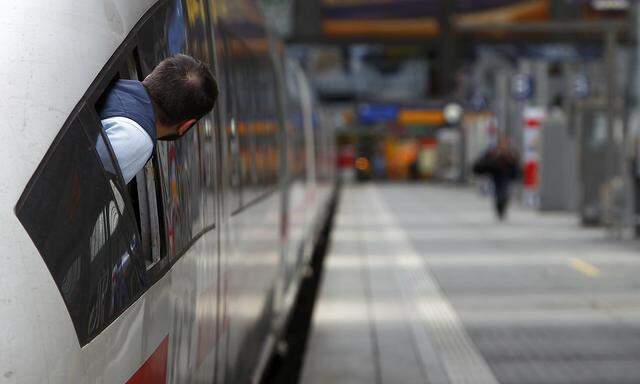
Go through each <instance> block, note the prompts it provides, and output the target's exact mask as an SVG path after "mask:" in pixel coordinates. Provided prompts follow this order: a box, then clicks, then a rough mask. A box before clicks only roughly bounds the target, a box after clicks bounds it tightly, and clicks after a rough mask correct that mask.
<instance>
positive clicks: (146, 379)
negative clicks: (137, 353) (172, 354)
mask: <svg viewBox="0 0 640 384" xmlns="http://www.w3.org/2000/svg"><path fill="white" fill-rule="evenodd" d="M168 357H169V336H165V338H164V340H162V343H160V346H158V348H156V350H155V351H154V352H153V354H152V355H151V357H149V359H147V361H145V363H144V364H143V365H142V367H140V369H138V370H137V371H136V373H135V374H134V375H133V376H132V377H131V378H130V379H129V380H128V381H127V383H126V384H156V383H163V384H164V383H166V382H167V359H168Z"/></svg>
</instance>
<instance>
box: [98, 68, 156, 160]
mask: <svg viewBox="0 0 640 384" xmlns="http://www.w3.org/2000/svg"><path fill="white" fill-rule="evenodd" d="M99 114H100V119H101V120H104V119H108V118H110V117H126V118H128V119H131V120H133V121H135V122H136V123H138V124H139V125H140V126H141V127H142V128H143V129H144V130H145V132H147V134H148V135H149V137H151V141H152V142H153V148H154V150H155V148H156V144H157V143H158V138H157V134H156V114H155V112H154V110H153V104H152V103H151V97H150V96H149V93H147V90H146V89H145V87H144V86H143V85H142V83H141V82H139V81H136V80H118V81H116V83H115V84H114V85H113V87H112V88H111V89H110V90H109V93H108V94H107V96H106V98H105V100H104V102H103V103H102V105H101V106H100V110H99Z"/></svg>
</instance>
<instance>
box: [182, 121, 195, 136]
mask: <svg viewBox="0 0 640 384" xmlns="http://www.w3.org/2000/svg"><path fill="white" fill-rule="evenodd" d="M196 121H197V120H196V119H189V120H187V121H184V122H182V123H181V124H180V125H179V126H178V134H179V135H180V136H182V135H184V134H185V133H187V131H188V130H189V128H191V126H193V124H195V123H196Z"/></svg>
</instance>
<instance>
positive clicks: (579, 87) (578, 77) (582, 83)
mask: <svg viewBox="0 0 640 384" xmlns="http://www.w3.org/2000/svg"><path fill="white" fill-rule="evenodd" d="M570 90H571V97H572V98H573V99H576V100H580V99H585V98H587V97H588V96H589V78H587V75H585V74H584V73H578V74H575V75H573V77H572V78H571V87H570Z"/></svg>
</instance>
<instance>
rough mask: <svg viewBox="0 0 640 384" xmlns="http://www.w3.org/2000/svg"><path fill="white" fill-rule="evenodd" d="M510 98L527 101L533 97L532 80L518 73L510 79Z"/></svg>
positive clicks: (529, 76) (528, 76)
mask: <svg viewBox="0 0 640 384" xmlns="http://www.w3.org/2000/svg"><path fill="white" fill-rule="evenodd" d="M511 96H512V97H513V98H514V99H516V100H527V99H530V98H531V97H532V96H533V78H532V77H531V75H527V74H524V73H519V74H517V75H515V76H513V78H512V79H511Z"/></svg>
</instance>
